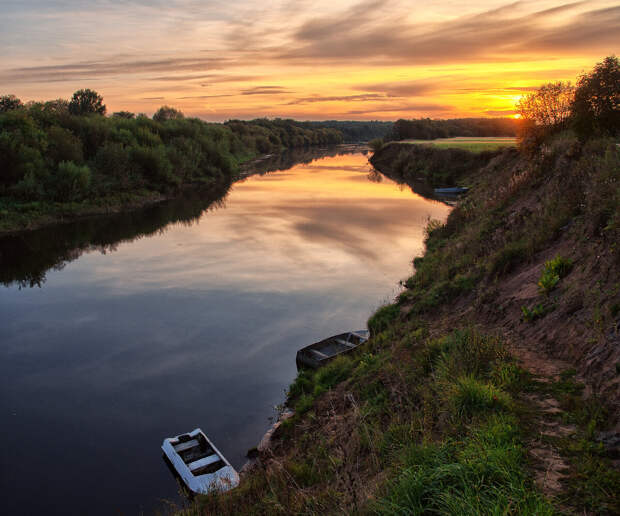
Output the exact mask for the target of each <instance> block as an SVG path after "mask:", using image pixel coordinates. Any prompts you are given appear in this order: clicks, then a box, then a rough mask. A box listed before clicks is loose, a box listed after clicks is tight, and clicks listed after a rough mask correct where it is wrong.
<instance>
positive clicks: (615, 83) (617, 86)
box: [572, 56, 620, 139]
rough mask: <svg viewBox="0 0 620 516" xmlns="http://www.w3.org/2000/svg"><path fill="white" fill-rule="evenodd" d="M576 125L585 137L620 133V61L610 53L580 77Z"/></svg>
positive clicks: (582, 136) (574, 113)
mask: <svg viewBox="0 0 620 516" xmlns="http://www.w3.org/2000/svg"><path fill="white" fill-rule="evenodd" d="M572 111H573V117H574V127H575V130H576V131H577V134H579V136H580V137H581V138H583V139H587V138H591V137H592V136H617V135H619V134H620V61H619V60H618V58H617V57H616V56H609V57H606V58H605V60H604V61H603V62H601V63H598V64H597V65H596V66H595V67H594V69H593V70H592V71H591V72H590V73H587V74H584V75H582V76H581V77H580V78H579V80H578V81H577V90H576V91H575V100H574V102H573V106H572Z"/></svg>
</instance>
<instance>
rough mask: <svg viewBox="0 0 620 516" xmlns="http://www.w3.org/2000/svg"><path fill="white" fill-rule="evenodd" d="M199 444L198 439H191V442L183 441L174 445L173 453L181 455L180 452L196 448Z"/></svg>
mask: <svg viewBox="0 0 620 516" xmlns="http://www.w3.org/2000/svg"><path fill="white" fill-rule="evenodd" d="M199 444H200V443H199V442H198V439H192V440H191V441H185V442H184V443H179V444H175V445H174V446H173V448H174V451H176V452H177V453H181V452H182V451H185V450H189V449H190V448H193V447H194V446H198V445H199Z"/></svg>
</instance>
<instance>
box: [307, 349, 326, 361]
mask: <svg viewBox="0 0 620 516" xmlns="http://www.w3.org/2000/svg"><path fill="white" fill-rule="evenodd" d="M308 351H309V352H310V353H312V355H314V358H317V359H318V360H323V359H325V358H329V356H328V355H326V354H325V353H321V352H320V351H317V350H316V349H309V350H308Z"/></svg>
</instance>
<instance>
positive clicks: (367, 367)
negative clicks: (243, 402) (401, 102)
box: [185, 136, 620, 515]
mask: <svg viewBox="0 0 620 516" xmlns="http://www.w3.org/2000/svg"><path fill="white" fill-rule="evenodd" d="M388 147H389V146H388ZM412 147H415V146H412ZM437 151H441V152H445V151H444V150H441V149H437ZM387 152H389V153H391V154H389V155H388V154H387V153H384V154H383V156H382V159H383V163H385V164H390V161H391V160H398V161H400V162H401V163H407V164H408V166H410V167H411V169H410V170H414V169H415V167H417V166H418V164H417V163H411V162H410V161H408V160H407V159H406V158H405V157H404V156H403V155H402V154H401V149H396V150H395V149H394V148H392V149H391V150H389V151H387ZM411 152H414V153H417V152H418V149H415V150H414V149H412V150H411ZM450 155H452V153H450ZM388 156H391V157H388ZM416 156H417V155H416ZM436 156H437V155H435V154H434V157H436ZM380 157H381V153H378V156H377V157H376V158H375V157H373V158H372V159H371V162H373V163H375V164H376V165H375V166H377V164H378V165H379V166H378V168H379V169H380V170H381V168H380V167H381V164H380V160H379V158H380ZM443 158H444V156H441V159H443ZM408 159H414V158H413V157H412V156H410V157H409V158H408ZM467 159H468V160H472V162H474V161H473V160H476V159H479V158H473V157H467ZM485 161H486V163H481V164H480V166H478V167H475V166H473V167H471V168H469V169H468V170H463V171H462V172H461V171H459V170H460V167H459V166H455V167H453V170H457V171H458V172H455V173H454V174H451V175H450V177H451V179H452V180H453V181H454V182H457V183H459V182H461V181H463V182H466V183H467V186H470V191H469V194H468V196H467V197H465V198H464V199H463V200H462V201H461V202H460V203H459V204H458V206H457V207H456V208H455V209H454V211H453V212H452V213H451V214H450V216H449V218H448V220H447V222H446V224H441V223H436V222H432V221H431V222H430V223H429V226H428V229H427V239H426V252H425V254H424V256H423V257H419V258H416V260H415V261H414V265H415V269H416V273H415V274H414V275H413V276H411V278H409V279H408V280H407V281H406V282H405V290H404V291H403V292H402V293H401V294H400V295H399V297H398V298H397V300H396V301H395V302H394V303H392V304H389V305H387V306H384V307H382V308H380V309H379V310H378V311H377V312H376V313H375V315H373V316H372V317H371V318H370V320H369V322H368V326H369V329H370V330H371V332H372V338H371V339H370V341H369V342H368V343H367V344H365V345H363V346H362V347H361V348H360V349H359V350H358V351H356V353H355V354H351V355H349V356H347V357H343V358H340V359H338V360H336V361H334V362H332V363H331V364H330V365H328V366H327V367H325V368H323V369H321V370H319V371H317V372H313V373H306V372H304V373H301V374H300V375H299V376H298V378H297V380H296V381H295V382H294V384H293V385H292V386H291V388H290V390H289V394H288V402H287V403H288V405H289V406H290V407H291V408H293V409H294V410H295V416H294V417H292V418H289V419H287V420H286V421H284V422H283V423H282V424H281V425H280V427H279V428H278V430H277V431H276V432H275V433H274V435H273V436H272V439H271V442H272V446H271V447H270V448H269V449H268V450H266V451H263V452H261V453H260V456H259V460H260V463H259V464H260V466H259V467H258V468H257V469H255V470H254V472H253V473H251V474H250V475H248V476H247V477H246V478H245V479H244V482H243V483H242V485H241V486H240V487H239V488H238V489H236V490H234V491H231V492H230V493H227V494H223V495H221V494H213V495H210V496H205V497H201V498H200V499H199V500H197V502H196V505H195V506H194V507H192V508H191V509H190V510H188V511H185V513H186V514H239V513H243V514H262V513H270V514H291V513H309V514H315V513H334V512H344V513H379V514H396V513H398V514H400V513H420V514H421V513H425V512H429V511H433V512H439V513H443V514H472V515H473V514H488V513H502V514H557V513H560V512H561V513H574V514H584V513H585V514H616V513H617V512H618V510H620V507H619V505H618V504H619V501H618V497H617V487H616V486H617V485H618V482H620V476H619V474H618V471H617V469H615V467H616V466H617V465H616V466H614V462H613V461H614V460H616V459H617V457H618V453H619V449H618V443H619V441H620V439H619V436H620V433H619V431H620V427H619V422H620V409H619V407H620V404H619V401H620V377H619V369H618V368H619V366H618V364H619V363H620V355H619V353H620V346H618V343H619V342H620V334H619V329H618V326H619V323H620V321H619V320H618V316H619V313H620V308H619V307H620V289H619V288H618V283H617V278H618V265H619V263H620V254H619V253H620V249H619V248H618V245H617V242H618V241H620V213H619V212H618V210H619V206H620V192H619V191H618V188H617V185H618V181H619V180H620V177H619V176H620V154H619V152H618V150H617V148H616V146H615V145H614V144H613V142H610V141H607V140H598V141H591V142H589V143H587V144H581V143H579V142H578V141H577V140H575V139H574V138H572V137H570V136H562V137H558V138H556V139H555V140H553V141H550V142H548V144H547V145H544V146H543V147H541V149H540V151H539V152H538V153H537V154H536V155H533V156H531V157H529V158H528V157H524V156H522V155H520V154H519V153H518V152H517V151H516V150H506V151H503V152H498V153H496V154H494V155H492V156H490V157H489V159H485ZM392 170H396V171H399V173H400V171H401V170H402V168H401V167H396V166H394V164H393V163H392ZM388 175H390V174H389V173H388ZM392 177H394V175H393V176H392ZM402 177H403V178H405V179H407V177H408V176H407V175H406V174H403V176H402ZM409 177H412V178H414V179H415V178H416V176H415V174H411V175H410V176H409ZM443 179H445V178H442V180H443Z"/></svg>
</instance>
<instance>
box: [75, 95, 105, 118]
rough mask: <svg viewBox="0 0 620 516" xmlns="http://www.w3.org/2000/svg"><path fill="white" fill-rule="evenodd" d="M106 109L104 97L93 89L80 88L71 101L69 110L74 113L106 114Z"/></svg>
mask: <svg viewBox="0 0 620 516" xmlns="http://www.w3.org/2000/svg"><path fill="white" fill-rule="evenodd" d="M105 111H106V107H105V104H104V103H103V97H102V96H101V95H99V94H98V93H97V92H96V91H93V90H89V89H85V90H78V91H76V92H75V93H74V94H73V97H72V98H71V101H70V102H69V112H70V113H71V114H72V115H78V116H80V115H91V114H98V115H105Z"/></svg>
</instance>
